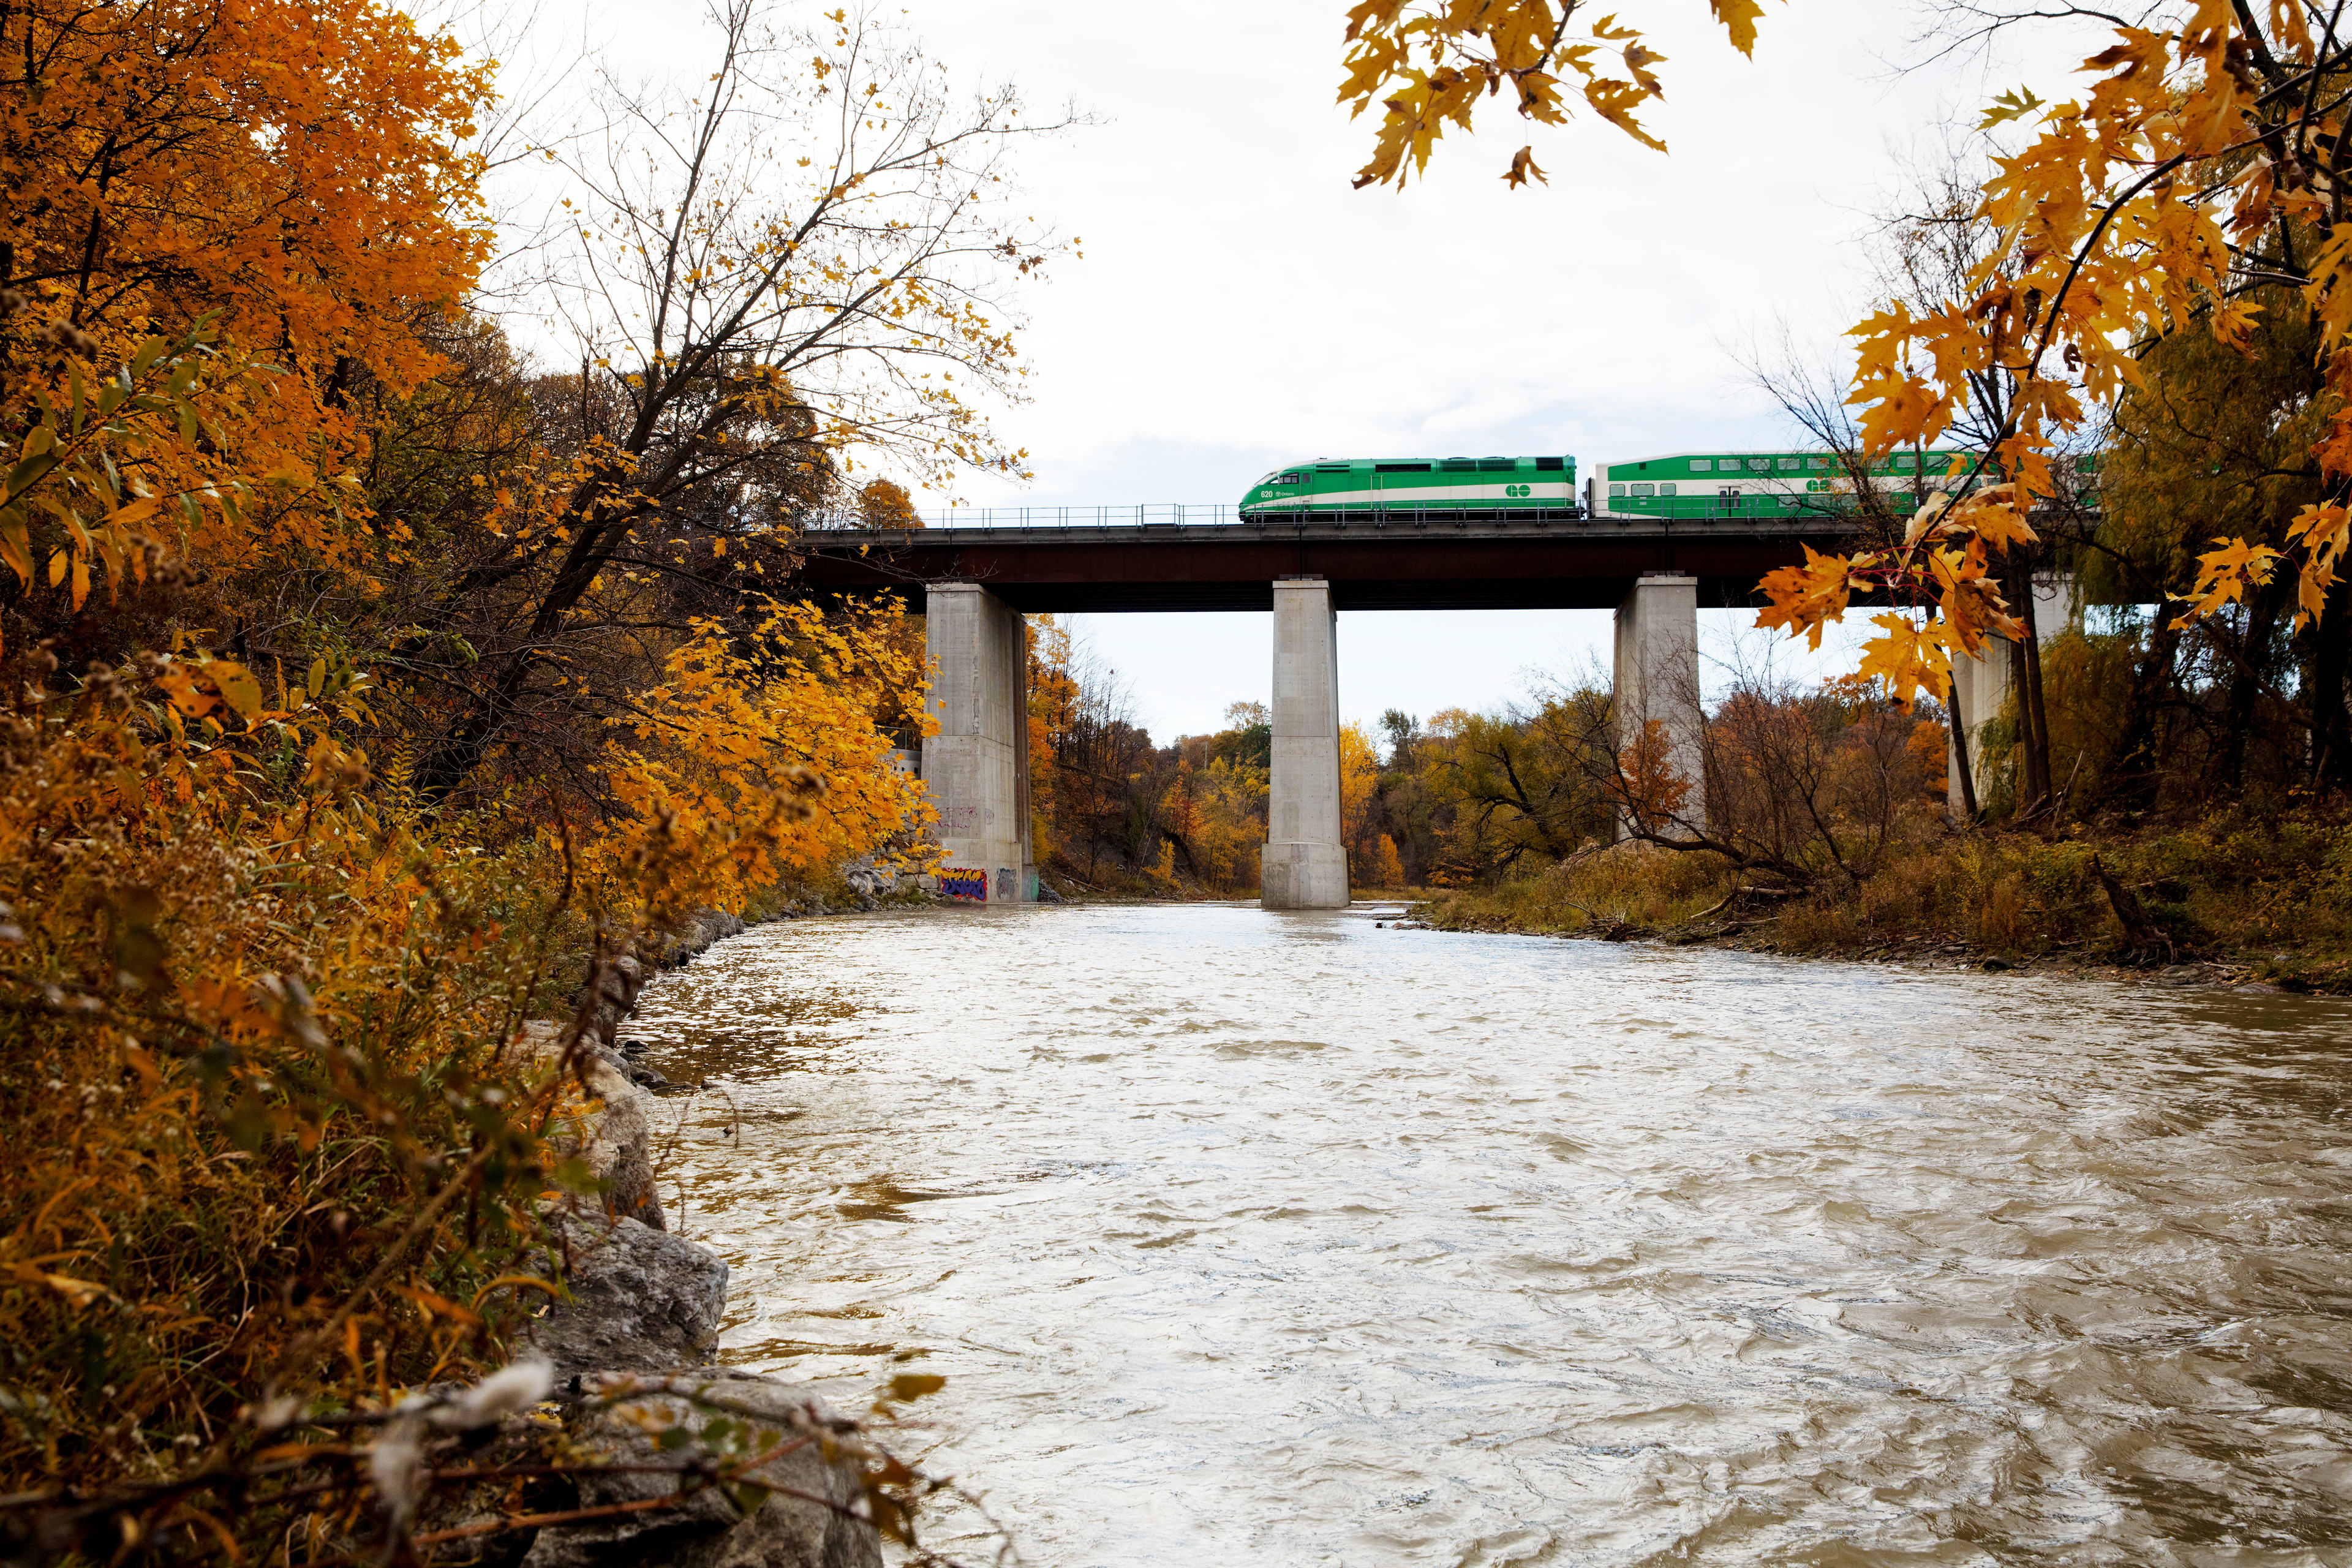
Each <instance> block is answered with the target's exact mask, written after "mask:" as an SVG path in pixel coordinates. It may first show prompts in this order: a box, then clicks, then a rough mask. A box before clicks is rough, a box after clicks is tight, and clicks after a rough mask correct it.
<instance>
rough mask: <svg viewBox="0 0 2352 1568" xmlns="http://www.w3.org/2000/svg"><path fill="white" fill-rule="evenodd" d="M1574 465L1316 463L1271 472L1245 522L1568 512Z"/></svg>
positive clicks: (1255, 488) (1244, 508) (1252, 494)
mask: <svg viewBox="0 0 2352 1568" xmlns="http://www.w3.org/2000/svg"><path fill="white" fill-rule="evenodd" d="M1576 505H1577V496H1576V459H1575V458H1410V459H1400V460H1397V461H1393V462H1391V461H1383V460H1381V459H1378V458H1318V459H1317V460H1316V461H1314V462H1312V463H1295V464H1293V465H1291V466H1290V467H1289V468H1276V470H1275V471H1274V472H1272V473H1270V474H1268V475H1266V476H1265V478H1264V479H1260V480H1258V482H1257V483H1256V484H1255V485H1252V486H1251V487H1250V489H1249V493H1248V494H1247V495H1245V496H1244V497H1242V500H1241V506H1240V508H1239V510H1240V512H1241V515H1242V516H1243V517H1244V518H1250V517H1263V516H1269V515H1272V516H1283V517H1288V516H1293V515H1296V514H1299V513H1305V514H1306V515H1308V516H1315V515H1318V514H1322V513H1329V512H1379V511H1391V510H1395V511H1404V512H1407V513H1412V512H1431V511H1434V512H1455V511H1532V510H1542V511H1573V510H1575V509H1576Z"/></svg>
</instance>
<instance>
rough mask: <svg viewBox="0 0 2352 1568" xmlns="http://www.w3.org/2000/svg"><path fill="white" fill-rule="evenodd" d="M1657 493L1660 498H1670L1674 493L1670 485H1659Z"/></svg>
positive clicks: (1673, 488)
mask: <svg viewBox="0 0 2352 1568" xmlns="http://www.w3.org/2000/svg"><path fill="white" fill-rule="evenodd" d="M1658 493H1659V494H1660V495H1662V496H1670V495H1672V494H1674V493H1675V487H1674V486H1672V485H1660V486H1659V487H1658Z"/></svg>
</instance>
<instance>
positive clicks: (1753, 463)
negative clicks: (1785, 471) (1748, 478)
mask: <svg viewBox="0 0 2352 1568" xmlns="http://www.w3.org/2000/svg"><path fill="white" fill-rule="evenodd" d="M1771 471H1772V459H1771V458H1748V472H1749V473H1751V474H1769V473H1770V472H1771Z"/></svg>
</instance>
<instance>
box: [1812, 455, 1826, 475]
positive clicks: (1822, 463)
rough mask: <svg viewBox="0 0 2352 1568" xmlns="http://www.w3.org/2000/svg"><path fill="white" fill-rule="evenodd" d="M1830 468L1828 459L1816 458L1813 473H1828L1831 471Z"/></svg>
mask: <svg viewBox="0 0 2352 1568" xmlns="http://www.w3.org/2000/svg"><path fill="white" fill-rule="evenodd" d="M1829 466H1830V460H1829V459H1828V458H1814V459H1813V472H1815V473H1817V474H1821V473H1827V472H1828V471H1829Z"/></svg>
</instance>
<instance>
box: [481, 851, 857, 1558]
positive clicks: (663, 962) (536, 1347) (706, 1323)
mask: <svg viewBox="0 0 2352 1568" xmlns="http://www.w3.org/2000/svg"><path fill="white" fill-rule="evenodd" d="M861 891H862V889H861ZM808 912H814V910H811V911H808ZM746 929H747V928H746V926H745V923H744V921H742V920H741V919H740V917H738V916H736V915H732V914H729V913H726V912H724V911H721V910H701V911H698V913H697V914H696V915H695V916H694V917H693V918H692V919H691V920H690V921H688V924H687V926H686V927H685V928H684V929H683V930H681V931H677V932H676V933H674V934H673V935H671V936H668V937H667V938H665V939H664V940H663V942H661V943H660V944H659V945H658V946H657V947H655V948H654V949H652V950H651V952H649V954H648V955H647V956H648V958H649V959H650V962H648V961H647V959H646V958H639V957H635V956H628V955H624V956H621V957H617V958H614V959H609V960H607V961H605V962H604V963H603V964H601V965H600V966H599V967H598V979H597V982H596V989H595V991H594V993H593V994H589V995H583V997H582V998H581V999H580V1003H579V1005H578V1006H577V1007H576V1009H575V1013H574V1026H577V1027H578V1028H579V1030H580V1039H581V1052H582V1059H581V1079H582V1082H583V1088H584V1089H586V1090H587V1092H588V1093H589V1094H590V1095H592V1096H593V1101H594V1102H597V1103H600V1105H601V1109H599V1110H597V1112H596V1115H595V1119H594V1121H593V1125H592V1127H591V1128H590V1129H589V1131H587V1133H586V1134H585V1135H584V1136H583V1137H582V1138H580V1139H578V1140H576V1141H575V1142H573V1143H572V1145H571V1146H560V1147H559V1149H558V1151H557V1152H559V1153H561V1154H562V1155H563V1156H564V1157H566V1158H571V1157H577V1158H579V1159H580V1160H581V1161H583V1163H585V1164H586V1166H587V1168H588V1173H589V1174H590V1175H592V1176H593V1178H594V1179H595V1181H596V1182H597V1184H599V1186H600V1187H601V1189H602V1194H603V1202H602V1203H596V1202H594V1201H593V1200H589V1199H575V1200H574V1201H573V1204H572V1208H571V1210H570V1211H569V1212H566V1213H562V1214H559V1215H556V1216H555V1218H554V1221H553V1224H552V1225H551V1237H550V1243H551V1247H550V1250H551V1257H550V1258H549V1260H548V1261H549V1265H550V1269H551V1275H553V1276H554V1277H557V1278H561V1279H562V1280H563V1281H564V1283H565V1284H566V1286H567V1287H568V1288H569V1300H562V1301H558V1302H556V1303H555V1304H553V1305H552V1306H551V1307H549V1308H548V1309H547V1310H545V1311H544V1312H543V1313H542V1314H541V1316H540V1317H538V1318H535V1319H533V1320H532V1321H531V1322H530V1325H529V1327H528V1329H527V1331H526V1333H525V1335H524V1342H523V1344H522V1345H521V1346H520V1347H518V1348H519V1350H520V1352H521V1353H522V1354H524V1355H525V1356H528V1357H535V1358H537V1359H540V1360H542V1361H544V1362H545V1363H548V1366H549V1368H550V1371H551V1375H552V1378H553V1388H554V1398H555V1399H556V1400H557V1402H558V1403H559V1404H560V1405H562V1406H563V1413H564V1427H565V1431H566V1433H567V1436H568V1437H569V1439H570V1442H571V1443H572V1446H573V1447H575V1448H578V1449H581V1450H583V1451H585V1452H590V1453H594V1454H597V1455H600V1456H602V1457H603V1458H605V1459H607V1460H608V1461H609V1462H610V1463H611V1465H612V1466H613V1467H614V1468H611V1469H609V1470H607V1471H604V1472H601V1473H593V1474H582V1475H580V1476H578V1477H576V1478H575V1479H574V1483H573V1485H572V1489H571V1490H572V1497H571V1498H570V1499H568V1501H570V1502H571V1503H572V1507H571V1508H570V1509H568V1510H567V1509H556V1510H549V1512H548V1513H547V1515H546V1517H547V1518H548V1519H549V1522H548V1523H546V1524H545V1525H543V1526H542V1527H541V1529H540V1530H539V1531H537V1533H536V1535H535V1537H534V1538H532V1539H531V1541H530V1545H529V1547H528V1549H527V1550H526V1551H524V1552H522V1553H521V1555H520V1556H519V1557H517V1558H515V1559H513V1561H515V1562H517V1563H520V1564H522V1565H524V1568H619V1565H621V1564H628V1565H630V1568H639V1565H646V1568H658V1565H666V1564H677V1565H678V1568H880V1564H881V1562H882V1554H881V1541H880V1537H879V1535H878V1534H877V1531H875V1529H874V1527H873V1525H872V1524H870V1523H869V1522H867V1516H866V1513H865V1512H864V1511H863V1510H861V1509H860V1507H859V1505H860V1504H862V1503H863V1502H865V1500H866V1484H865V1474H866V1470H865V1456H864V1454H863V1452H862V1450H861V1449H860V1448H859V1447H858V1446H857V1445H856V1442H855V1440H854V1437H853V1436H852V1435H853V1434H854V1432H855V1426H854V1424H853V1423H850V1422H847V1421H845V1420H843V1419H842V1418H841V1417H840V1416H839V1415H836V1414H835V1412H833V1411H832V1410H830V1409H829V1408H827V1407H826V1406H825V1405H824V1402H823V1401H821V1400H819V1399H817V1398H816V1397H815V1396H814V1395H813V1394H809V1393H808V1392H806V1391H805V1390H803V1389H799V1388H795V1387H794V1386H793V1385H792V1384H788V1383H785V1382H783V1381H782V1380H780V1379H777V1378H772V1377H768V1376H765V1375H763V1374H761V1373H751V1372H744V1371H740V1370H738V1369H735V1368H731V1367H720V1366H715V1365H713V1364H712V1350H713V1347H714V1346H715V1345H716V1343H717V1341H718V1336H719V1325H720V1321H721V1318H722V1316H723V1314H724V1312H725V1310H726V1305H727V1284H728V1268H727V1264H726V1262H725V1260H724V1259H722V1258H719V1255H718V1254H717V1253H715V1252H713V1251H711V1250H710V1248H709V1247H704V1246H703V1245H701V1244H700V1243H699V1242H695V1241H689V1240H688V1239H687V1238H686V1237H680V1236H674V1235H672V1234H670V1232H669V1228H668V1222H667V1218H666V1217H665V1216H664V1215H663V1213H662V1207H661V1200H660V1197H659V1195H658V1194H657V1193H656V1190H655V1170H654V1152H653V1125H654V1111H655V1107H656V1099H655V1094H654V1089H655V1088H656V1087H660V1086H663V1085H665V1084H666V1082H667V1080H663V1079H660V1075H659V1074H658V1073H655V1072H653V1071H652V1069H650V1068H646V1066H645V1065H644V1064H643V1063H641V1062H634V1061H632V1059H631V1056H632V1055H633V1054H634V1053H628V1052H625V1050H624V1049H623V1047H621V1045H620V1044H619V1043H617V1038H616V1037H617V1033H618V1030H619V1028H620V1026H621V1024H622V1022H623V1021H624V1020H625V1019H626V1018H627V1017H628V1016H629V1014H630V1013H631V1012H633V1011H634V1010H635V1006H636V1002H637V997H638V994H640V993H641V992H642V991H643V989H644V988H645V986H646V983H647V982H648V981H650V980H651V979H652V978H653V976H654V975H655V974H656V973H658V972H659V971H660V970H661V969H667V968H674V967H677V965H679V964H682V963H686V962H688V960H690V959H691V958H693V957H694V956H695V955H697V954H698V953H700V952H703V951H704V950H705V949H707V948H709V946H710V945H711V944H712V943H714V942H719V941H721V940H723V939H724V938H726V937H730V936H734V935H737V934H739V933H740V932H741V931H744V930H746ZM566 1027H567V1026H560V1025H557V1024H553V1023H534V1024H527V1025H525V1026H523V1031H522V1040H521V1044H522V1046H523V1047H524V1049H526V1050H527V1051H529V1052H530V1053H531V1054H532V1055H534V1056H536V1057H538V1058H541V1059H542V1060H548V1059H552V1058H554V1056H555V1055H556V1054H557V1053H558V1052H559V1051H560V1049H561V1047H562V1037H563V1034H564V1031H565V1028H566ZM714 1413H717V1414H718V1415H719V1417H720V1418H719V1419H718V1420H713V1415H714ZM730 1423H731V1424H732V1425H733V1426H742V1425H743V1424H744V1423H756V1424H758V1425H760V1426H768V1427H772V1428H773V1429H775V1430H776V1431H778V1432H784V1433H799V1434H803V1435H804V1436H812V1437H814V1438H816V1439H818V1440H815V1441H810V1442H800V1443H791V1444H787V1445H784V1447H788V1448H789V1449H790V1450H791V1451H789V1452H785V1453H782V1454H781V1455H779V1456H778V1457H776V1458H771V1459H769V1460H768V1461H767V1462H766V1463H764V1464H761V1465H758V1466H755V1467H753V1468H751V1469H749V1470H747V1471H744V1472H742V1474H743V1475H744V1477H745V1479H750V1480H752V1481H754V1482H756V1484H757V1487H758V1489H759V1491H760V1492H761V1494H763V1495H761V1496H760V1497H759V1499H758V1500H757V1504H756V1506H755V1507H751V1508H750V1509H748V1510H747V1509H745V1508H744V1507H742V1506H741V1499H740V1498H738V1499H734V1500H730V1498H729V1497H727V1496H722V1495H721V1493H720V1491H719V1490H717V1489H703V1490H700V1491H697V1492H695V1493H694V1494H693V1495H692V1497H691V1498H690V1499H689V1500H688V1501H686V1502H685V1503H684V1504H682V1505H681V1506H678V1507H675V1508H646V1509H645V1510H643V1511H628V1509H627V1505H630V1504H633V1503H635V1504H643V1503H647V1502H650V1501H653V1500H657V1499H660V1498H662V1497H666V1496H669V1495H672V1494H674V1493H675V1492H676V1490H677V1481H678V1472H679V1468H680V1467H681V1466H682V1465H683V1466H684V1467H686V1468H692V1465H693V1464H694V1462H696V1461H698V1460H699V1461H707V1462H708V1463H709V1464H710V1465H712V1466H716V1465H719V1464H720V1463H724V1462H726V1461H727V1460H728V1459H729V1458H730V1457H732V1458H741V1457H742V1456H740V1455H733V1456H730V1454H729V1453H728V1452H727V1451H726V1441H725V1439H724V1438H723V1437H713V1438H711V1440H710V1441H709V1442H706V1440H705V1436H709V1434H710V1433H711V1432H712V1431H713V1430H714V1429H719V1428H730ZM666 1427H669V1428H678V1429H682V1430H685V1431H689V1432H691V1431H697V1430H699V1431H701V1432H703V1433H704V1434H705V1436H695V1437H692V1438H690V1439H689V1440H688V1442H687V1443H686V1444H685V1445H684V1447H677V1445H675V1444H674V1443H673V1444H671V1445H669V1446H667V1447H664V1446H662V1439H663V1436H664V1433H663V1429H664V1428H666ZM745 1429H747V1430H748V1429H752V1428H751V1427H748V1426H747V1427H745ZM755 1457H756V1456H755ZM656 1459H658V1461H659V1462H658V1463H655V1462H654V1461H656ZM566 1512H582V1513H591V1514H595V1515H597V1516H598V1517H595V1518H593V1519H588V1520H583V1521H576V1522H562V1521H561V1516H562V1514H563V1513H566Z"/></svg>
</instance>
